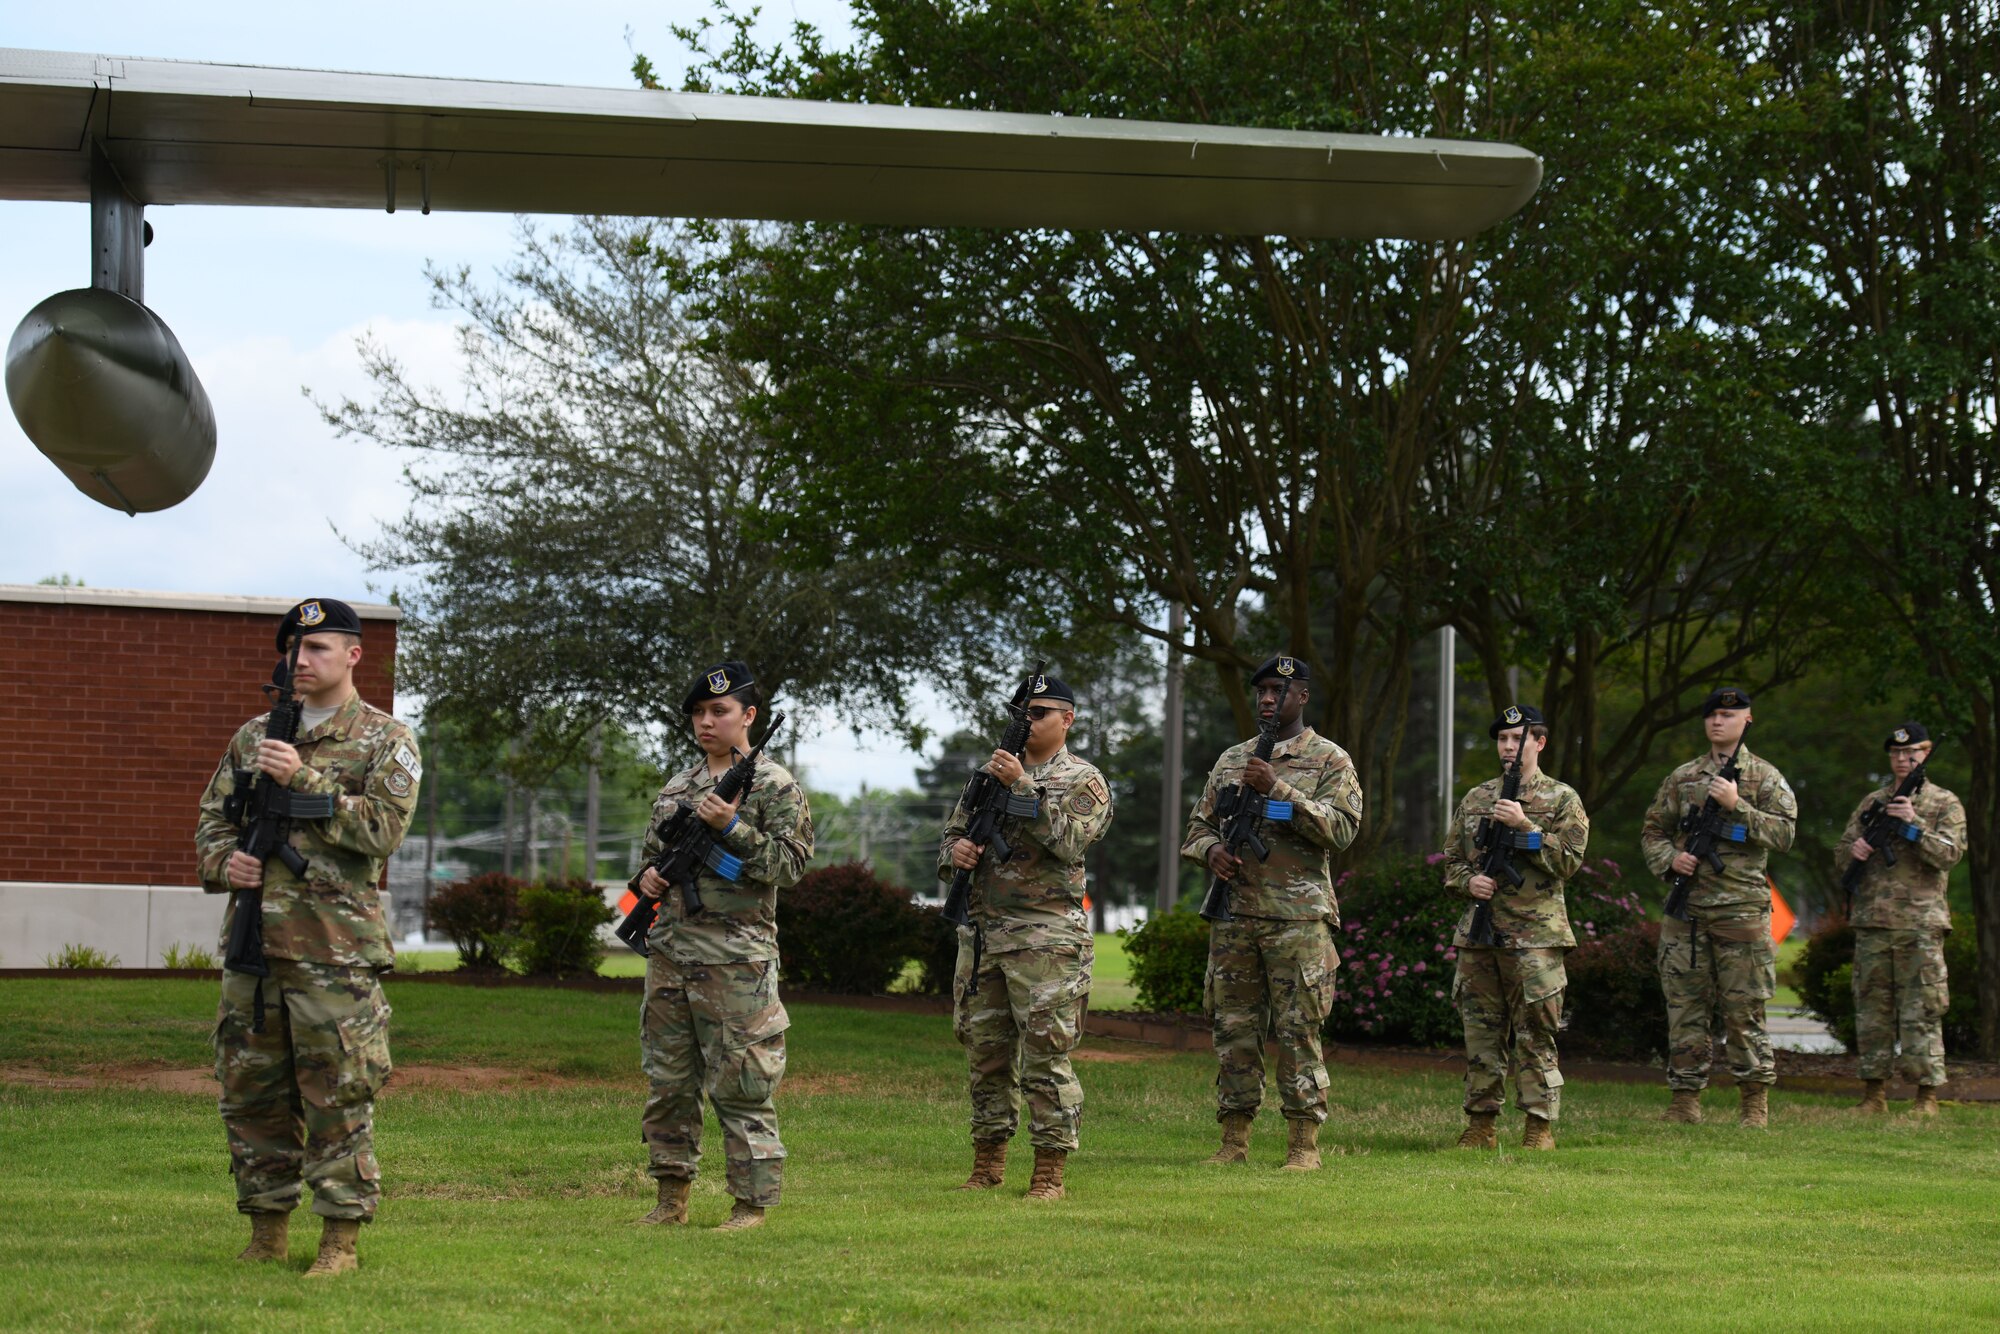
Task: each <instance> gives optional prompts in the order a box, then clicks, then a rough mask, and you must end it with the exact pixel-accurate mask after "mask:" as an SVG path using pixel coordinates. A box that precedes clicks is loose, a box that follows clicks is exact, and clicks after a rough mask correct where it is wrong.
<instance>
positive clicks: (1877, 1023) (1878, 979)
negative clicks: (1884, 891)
mask: <svg viewBox="0 0 2000 1334" xmlns="http://www.w3.org/2000/svg"><path fill="white" fill-rule="evenodd" d="M1950 1004H1951V992H1950V990H1949V989H1948V987H1947V985H1946V981H1945V969H1944V932H1942V931H1940V930H1938V929H1937V928H1936V927H1911V928H1904V929H1896V930H1890V929H1886V928H1882V927H1866V926H1861V927H1856V928H1855V929H1854V1034H1855V1037H1856V1038H1857V1039H1858V1040H1859V1046H1860V1048H1861V1077H1862V1078H1863V1079H1888V1078H1890V1077H1891V1075H1892V1074H1894V1073H1895V1071H1896V1066H1897V1061H1896V1047H1897V1044H1898V1043H1899V1042H1900V1043H1901V1045H1902V1049H1903V1059H1902V1062H1901V1065H1902V1072H1903V1073H1904V1074H1906V1075H1908V1076H1909V1077H1910V1079H1911V1080H1912V1081H1913V1082H1915V1083H1918V1084H1930V1085H1937V1084H1942V1083H1944V1082H1945V1074H1944V1012H1945V1010H1946V1008H1947V1007H1948V1006H1950Z"/></svg>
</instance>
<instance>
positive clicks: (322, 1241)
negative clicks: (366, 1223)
mask: <svg viewBox="0 0 2000 1334" xmlns="http://www.w3.org/2000/svg"><path fill="white" fill-rule="evenodd" d="M360 1235H361V1220H360V1219H358V1218H329V1219H327V1220H326V1227H325V1228H324V1229H323V1230H322V1231H321V1232H320V1234H319V1255H318V1256H317V1257H316V1258H315V1259H314V1260H313V1262H312V1268H311V1269H308V1270H306V1277H307V1278H332V1277H333V1276H334V1275H336V1274H351V1273H353V1272H354V1271H355V1270H357V1269H359V1268H361V1257H360V1256H358V1255H356V1254H355V1253H354V1243H355V1241H356V1239H357V1238H359V1237H360Z"/></svg>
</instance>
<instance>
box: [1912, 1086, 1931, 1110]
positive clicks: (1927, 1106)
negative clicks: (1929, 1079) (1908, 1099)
mask: <svg viewBox="0 0 2000 1334" xmlns="http://www.w3.org/2000/svg"><path fill="white" fill-rule="evenodd" d="M1937 1114H1938V1100H1937V1085H1935V1084H1919V1085H1917V1100H1916V1101H1915V1102H1913V1103H1911V1104H1910V1115H1911V1116H1936V1115H1937Z"/></svg>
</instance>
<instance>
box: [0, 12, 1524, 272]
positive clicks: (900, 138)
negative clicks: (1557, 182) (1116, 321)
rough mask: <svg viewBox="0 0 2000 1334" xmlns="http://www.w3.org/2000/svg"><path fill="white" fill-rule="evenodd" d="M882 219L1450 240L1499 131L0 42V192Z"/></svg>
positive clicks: (1511, 151) (1487, 191) (1513, 190)
mask: <svg viewBox="0 0 2000 1334" xmlns="http://www.w3.org/2000/svg"><path fill="white" fill-rule="evenodd" d="M93 141H96V142H97V143H99V144H101V145H102V147H103V149H104V152H105V154H106V156H107V157H108V158H109V160H110V162H111V164H112V166H113V167H114V168H115V169H116V171H117V173H118V175H119V176H120V178H121V179H122V181H123V184H124V187H125V189H126V191H127V192H128V193H129V194H130V195H131V196H132V197H133V198H134V199H136V200H137V201H138V202H140V203H142V204H236V205H295V206H296V205H303V206H311V207H322V208H385V207H393V208H403V209H420V208H426V207H427V208H435V209H447V210H454V211H465V212H502V213H611V214H631V215H638V216H662V217H664V216H681V217H714V218H770V219H781V220H791V221H801V220H807V219H817V220H824V221H838V222H855V223H882V224H889V225H897V226H916V227H935V226H982V227H1019V228H1032V227H1058V228H1067V229H1075V230H1093V229H1119V230H1133V231H1195V232H1224V233H1253V234H1254V233H1263V234H1273V235H1290V236H1299V237H1313V236H1341V237H1408V238H1413V239H1419V240H1437V239H1448V238H1452V237H1461V236H1469V235H1471V234H1473V233H1475V232H1478V231H1480V230H1481V229H1482V228H1485V227H1489V226H1491V225H1492V224H1494V223H1496V222H1499V221H1501V220H1503V219H1505V218H1507V217H1509V216H1510V215H1512V214H1513V213H1514V212H1515V211H1516V210H1517V209H1519V208H1520V207H1521V206H1522V205H1523V204H1524V203H1526V202H1527V200H1528V199H1529V198H1530V197H1531V196H1532V195H1533V194H1534V192H1535V189H1536V186H1537V185H1538V184H1539V183H1540V181H1541V174H1542V168H1541V159H1539V158H1538V157H1536V156H1535V155H1534V154H1533V153H1530V152H1528V151H1526V150H1525V149H1521V148H1517V147H1514V146H1512V145H1509V144H1493V143H1474V142H1467V141H1460V140H1450V139H1422V138H1377V137H1372V136H1366V135H1352V134H1321V133H1313V132H1308V131H1296V130H1255V129H1238V128H1232V127H1228V126H1220V125H1171V124H1163V123H1157V122H1149V121H1129V120H1099V119H1091V118H1079V117H1057V116H1034V115H1019V114H1011V113H999V112H979V111H940V110H932V109H927V108H922V107H902V106H868V105H854V104H846V103H828V102H805V101H793V100H788V99H783V98H764V97H735V96H725V95H719V94H690V93H666V92H647V91H643V90H638V89H613V88H570V87H557V86H551V85H541V84H525V83H487V82H479V81H473V80H458V79H435V78H416V77H408V76H401V75H381V74H341V73H333V72H328V71H320V70H296V69H272V68H264V67H260V66H251V65H213V64H203V63H197V62H191V61H173V60H139V59H127V58H124V57H114V56H99V55H88V54H76V53H70V52H54V51H31V50H21V49H13V48H0V198H4V199H48V200H71V201H76V202H87V201H89V199H90V197H91V191H90V179H91V177H90V173H91V154H90V149H91V144H92V142H93Z"/></svg>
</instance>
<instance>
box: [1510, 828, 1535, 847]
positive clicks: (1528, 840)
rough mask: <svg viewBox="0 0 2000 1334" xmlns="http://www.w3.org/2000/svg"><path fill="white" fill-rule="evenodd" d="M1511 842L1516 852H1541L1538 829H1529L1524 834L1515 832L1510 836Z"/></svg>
mask: <svg viewBox="0 0 2000 1334" xmlns="http://www.w3.org/2000/svg"><path fill="white" fill-rule="evenodd" d="M1511 841H1512V842H1513V844H1514V848H1515V850H1516V851H1518V852H1540V851H1541V850H1542V831H1541V830H1539V829H1530V830H1529V831H1528V832H1527V833H1525V834H1524V833H1521V832H1520V831H1519V830H1516V831H1515V832H1514V833H1513V834H1512V835H1511Z"/></svg>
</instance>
